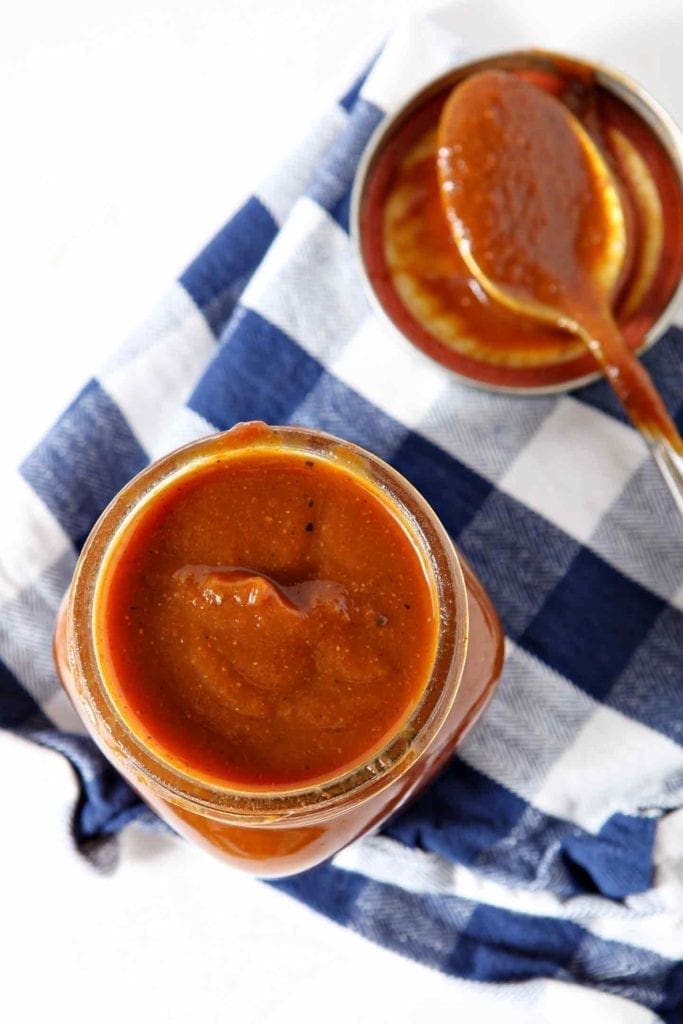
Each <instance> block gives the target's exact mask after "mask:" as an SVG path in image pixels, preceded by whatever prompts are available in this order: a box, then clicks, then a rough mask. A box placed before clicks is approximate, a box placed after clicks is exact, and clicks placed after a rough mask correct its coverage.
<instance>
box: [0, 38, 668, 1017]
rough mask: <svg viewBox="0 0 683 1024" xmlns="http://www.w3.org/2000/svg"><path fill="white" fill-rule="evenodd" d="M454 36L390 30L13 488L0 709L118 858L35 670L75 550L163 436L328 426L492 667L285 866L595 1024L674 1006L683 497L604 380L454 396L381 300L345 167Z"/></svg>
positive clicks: (393, 935)
mask: <svg viewBox="0 0 683 1024" xmlns="http://www.w3.org/2000/svg"><path fill="white" fill-rule="evenodd" d="M464 53H465V51H464V48H463V45H462V43H461V42H460V40H458V39H456V38H454V37H453V36H451V35H450V34H449V33H448V32H446V31H445V30H443V29H440V28H437V27H436V25H434V24H433V23H432V22H431V21H429V20H428V19H426V20H421V21H413V22H411V23H410V24H407V25H404V26H402V27H401V28H400V29H398V30H397V31H396V33H395V34H394V36H392V38H391V39H390V40H389V42H388V43H387V45H386V47H385V48H384V50H383V51H382V53H381V54H380V55H379V57H378V58H377V60H376V61H375V62H374V64H373V66H372V68H371V69H370V70H369V72H367V73H366V74H365V75H364V76H363V77H362V78H361V79H359V81H358V82H357V83H355V85H354V86H353V87H352V88H351V89H350V90H349V92H348V93H347V95H346V96H345V97H344V98H343V99H342V100H341V101H340V103H339V105H338V106H337V107H335V108H334V109H333V110H332V111H330V113H329V115H328V116H327V117H326V118H324V119H323V120H322V122H321V123H320V124H319V125H317V126H316V128H315V130H314V131H313V132H312V133H311V135H310V137H309V138H308V139H307V140H306V141H305V143H303V144H302V146H301V147H300V148H299V149H298V150H297V152H296V153H295V154H293V156H292V158H291V159H290V160H289V161H288V162H287V163H286V165H285V166H284V167H283V168H282V169H281V170H280V172H278V173H276V174H275V175H274V176H273V177H272V178H271V179H269V180H268V181H266V182H264V183H263V184H262V186H260V187H259V189H257V191H256V192H255V194H254V195H253V196H252V197H250V198H249V200H248V201H247V202H246V203H245V204H244V206H243V207H242V208H241V209H240V210H239V211H238V212H237V213H236V214H235V215H234V216H233V217H232V218H231V219H230V221H229V222H228V223H227V224H226V226H225V227H224V228H223V229H222V230H221V231H220V232H219V233H218V235H216V237H215V238H214V239H213V241H212V242H211V243H210V244H209V245H208V246H207V247H206V249H205V250H204V251H203V252H202V253H201V254H200V255H199V256H198V257H197V259H196V260H195V261H194V262H193V263H192V264H191V265H190V266H189V267H188V269H187V270H186V271H185V273H184V274H183V275H182V277H181V278H180V281H179V282H178V283H177V284H176V285H175V286H174V287H173V288H172V289H171V291H170V292H169V294H168V296H167V297H166V300H165V301H164V302H163V303H162V304H161V306H160V307H159V308H158V309H157V310H156V311H155V312H154V314H153V315H152V316H151V317H150V319H149V321H148V322H147V323H146V324H145V325H144V326H143V328H141V330H140V331H139V332H138V333H137V334H136V335H135V337H133V338H132V339H130V341H129V342H128V343H127V344H126V345H125V346H124V347H123V348H122V349H121V351H119V352H117V353H115V354H114V355H113V356H112V357H111V359H110V360H109V361H108V363H107V364H106V365H105V366H104V367H103V369H102V371H101V373H100V374H99V375H98V377H97V378H96V379H94V380H92V381H90V382H89V383H88V384H87V385H86V387H85V388H84V389H83V390H82V391H81V393H80V394H79V395H78V396H77V398H76V399H75V400H74V402H73V403H72V405H71V406H70V407H69V409H67V410H66V411H65V413H64V414H63V416H62V417H61V418H60V420H59V421H58V423H57V424H56V425H55V427H54V428H53V429H52V430H51V431H50V433H49V434H48V435H47V436H46V437H45V438H44V440H43V441H42V442H41V443H40V444H39V445H38V447H37V448H36V449H35V450H34V451H33V452H32V453H31V455H30V456H29V457H28V458H27V459H26V460H25V462H24V463H23V465H22V466H21V467H20V471H19V473H18V474H17V475H16V476H15V477H13V478H12V479H11V480H9V481H7V487H6V500H5V509H8V508H10V509H11V512H7V511H6V512H5V518H6V520H7V522H5V523H3V528H2V530H0V538H1V540H0V603H1V604H2V614H1V615H0V725H2V726H3V727H5V728H7V729H11V730H13V731H14V732H16V733H18V734H20V735H22V736H24V737H26V738H27V739H31V740H34V741H35V742H37V743H40V744H42V745H44V746H46V747H50V748H52V749H53V750H55V751H58V752H59V753H60V754H63V755H65V756H66V757H68V758H69V760H70V761H71V763H72V765H73V766H74V770H75V774H76V777H77V781H78V785H79V794H80V795H79V799H78V801H77V803H76V807H75V810H74V817H73V834H74V838H75V840H76V842H77V844H78V845H79V847H80V848H81V849H82V851H83V852H85V853H86V854H87V855H88V856H89V857H90V858H91V859H93V860H94V861H96V862H97V863H98V864H99V866H101V867H107V866H112V864H113V862H114V860H115V853H116V835H117V834H118V833H119V832H120V830H121V829H122V828H123V827H124V826H125V825H126V824H128V823H129V822H131V821H134V820H140V821H144V822H146V823H148V824H151V825H153V824H154V821H155V819H154V816H153V815H152V814H151V812H150V811H149V810H148V809H147V808H146V807H144V805H143V804H141V802H140V801H139V799H138V798H137V797H136V796H135V794H133V792H132V791H131V790H130V789H129V787H128V786H127V785H126V784H125V783H124V782H123V780H121V779H120V778H119V776H118V775H117V774H116V773H115V772H114V770H113V769H112V768H111V767H110V766H109V765H108V764H107V762H106V761H105V760H104V759H103V758H102V757H101V755H100V754H99V753H98V752H97V750H96V749H95V747H94V745H93V744H92V743H91V742H90V740H89V739H87V738H86V737H85V736H84V735H83V732H82V729H81V727H80V725H79V723H78V722H77V720H76V717H75V715H74V714H73V712H72V711H71V709H70V707H69V705H68V703H67V701H66V699H65V698H64V697H63V695H62V694H61V691H60V689H59V686H58V683H57V680H56V677H55V673H54V669H53V667H52V663H51V657H50V639H51V631H52V626H53V621H54V615H55V613H56V609H57V606H58V603H59V600H60V597H61V594H62V593H63V591H64V589H65V588H66V586H67V585H68V582H69V579H70V575H71V572H72V570H73V567H74V564H75V560H76V557H77V552H78V550H79V548H80V546H81V545H82V543H83V541H84V539H85V537H86V536H87V533H88V531H89V530H90V528H91V526H92V525H93V523H94V521H95V520H96V518H97V517H98V516H99V514H100V512H101V511H102V509H103V508H104V506H105V505H106V504H107V502H108V501H109V500H110V499H111V498H112V497H113V496H114V494H115V493H116V491H117V490H118V489H119V488H120V487H121V486H122V485H123V484H124V483H125V482H126V481H127V480H128V479H129V478H130V477H131V476H132V475H133V474H134V473H136V472H137V471H138V470H139V469H141V468H142V467H143V466H144V465H145V464H147V462H148V461H149V460H150V459H152V458H155V457H157V456H158V455H160V454H162V453H163V452H165V451H167V450H169V449H170V448H171V447H173V446H175V445H176V444H179V443H181V442H184V441H187V440H191V439H193V438H195V437H198V436H201V435H203V434H206V433H209V432H211V431H212V430H215V429H222V428H227V427H229V426H231V425H232V424H233V423H234V422H236V421H238V420H245V419H254V418H262V419H265V420H268V421H270V422H273V423H275V422H279V423H287V422H295V423H299V424H302V425H310V426H314V427H318V428H321V429H324V430H328V431H330V432H332V433H336V434H339V435H341V436H342V437H345V438H347V439H349V440H352V441H355V442H357V443H359V444H361V445H363V446H365V447H367V448H369V449H371V450H373V451H375V452H376V453H377V454H379V455H381V456H382V457H383V458H385V459H387V461H389V462H390V463H391V464H392V465H394V466H395V467H396V468H397V469H398V470H399V471H400V472H402V473H403V474H404V475H406V476H407V477H408V478H409V479H410V480H411V481H412V482H413V483H414V484H415V485H416V486H417V487H418V488H419V489H420V490H421V491H422V492H423V494H424V495H425V497H426V498H427V499H428V500H429V501H430V503H431V504H432V505H433V506H434V508H435V509H436V511H437V513H438V514H439V516H440V517H441V519H442V521H443V523H444V525H445V526H446V528H447V529H448V531H449V532H450V534H451V535H452V536H453V538H454V539H455V540H456V542H457V543H458V544H459V545H460V546H461V548H462V550H463V551H464V552H465V554H466V555H467V557H468V558H469V559H470V561H471V562H472V564H473V565H474V567H475V569H476V571H477V572H478V574H479V575H480V577H481V578H482V580H483V582H484V583H485V585H486V586H487V588H488V590H489V591H490V593H491V595H492V597H493V599H494V602H495V603H496V605H497V607H498V609H499V611H500V614H501V618H502V621H503V625H504V627H505V631H506V634H507V662H506V667H505V670H504V675H503V679H502V682H501V685H500V687H499V690H498V692H497V694H496V696H495V697H494V699H493V702H492V704H491V706H490V708H489V709H488V711H487V713H486V714H485V715H484V717H483V719H482V721H481V722H480V723H479V724H478V725H477V727H476V728H475V729H474V730H473V732H472V733H471V735H470V736H468V738H467V739H466V741H465V742H464V743H463V744H462V746H461V747H460V748H459V750H458V753H457V756H456V757H454V758H453V760H452V762H451V763H450V764H449V766H448V767H447V769H446V771H445V772H444V773H443V774H442V775H441V777H440V778H439V779H438V780H437V781H436V782H435V783H434V784H433V785H432V786H431V787H430V788H429V789H428V790H427V791H426V792H425V793H424V794H423V795H422V796H421V797H420V798H419V799H418V800H417V801H416V802H415V803H414V804H412V805H411V806H410V807H409V808H407V809H406V810H405V811H404V812H403V813H402V814H400V815H399V816H398V817H397V818H396V819H395V820H393V821H392V822H391V823H389V825H388V826H387V827H386V828H385V830H384V831H383V833H382V834H381V835H379V836H375V837H371V838H368V839H365V840H363V841H361V842H359V843H356V844H354V845H353V846H352V847H351V848H349V849H348V850H345V851H342V853H341V854H339V855H338V856H337V858H335V860H334V861H333V862H332V863H330V864H326V865H323V866H322V867H320V868H318V869H315V870H314V871H311V872H308V873H306V874H304V875H302V876H299V877H297V878H294V879H290V880H286V881H283V882H278V883H276V884H277V885H278V887H279V888H281V889H284V890H285V891H287V892H289V893H291V894H292V895H294V896H296V897H297V898H299V899H301V900H303V901H305V902H307V903H308V904H309V905H311V906H313V907H315V908H316V909H317V910H320V911H322V912H323V913H326V914H328V915H329V916H331V917H333V918H334V919H336V920H337V921H340V922H341V923H342V924H345V925H348V926H349V927H352V928H354V929H355V930H356V931H358V932H359V933H361V934H363V935H365V936H367V937H369V938H372V939H374V940H375V941H378V942H381V943H383V944H385V945H387V946H389V947H390V948H393V949H396V950H397V951H399V952H402V953H405V954H407V955H409V956H412V957H414V958H416V959H419V960H421V961H423V962H424V963H427V964H429V965H431V966H433V967H436V968H438V969H440V970H443V971H445V972H447V973H449V974H451V975H453V976H454V978H457V979H460V983H461V984H465V983H466V982H467V981H476V982H485V983H486V984H487V985H488V986H489V988H490V991H491V997H492V1000H496V1001H497V1005H498V1008H499V1009H500V1001H501V1000H503V1001H504V1000H505V999H506V998H515V999H517V1001H518V1002H519V1001H520V1000H525V1001H527V1002H528V1005H529V1007H530V1019H531V1008H532V1007H534V1008H536V1010H538V1011H539V1013H540V1012H541V1011H542V1012H547V1013H548V1019H557V1018H556V1017H555V1018H554V1017H553V1013H554V1011H553V1007H560V1006H565V1005H566V1001H567V999H568V998H569V999H571V998H576V999H577V1000H578V1001H577V1002H576V1005H577V1008H578V1007H579V1005H580V1006H581V1007H583V1006H584V1003H583V1001H582V999H583V996H582V995H581V996H580V995H579V994H576V993H578V992H579V990H578V989H576V986H584V987H586V988H587V989H589V990H590V992H588V991H587V992H586V993H585V995H586V1003H585V1006H586V1007H587V1006H588V1005H589V1004H590V1005H591V1006H593V1007H594V1008H598V1009H597V1010H596V1013H597V1015H596V1017H595V1018H594V1019H600V1020H604V1021H609V1020H611V1019H614V1020H633V1021H634V1022H635V1021H651V1020H654V1019H656V1017H655V1015H659V1018H660V1019H663V1020H665V1021H670V1022H674V1021H680V1020H682V1019H683V967H682V966H681V961H682V960H683V809H682V808H683V748H682V744H683V711H682V706H683V705H682V701H681V695H682V692H683V679H682V676H681V661H682V659H681V651H682V650H683V615H682V614H681V608H682V607H683V590H681V589H680V587H681V580H682V579H683V572H682V570H683V557H682V554H681V550H682V548H681V544H680V540H681V537H680V523H679V522H678V520H677V515H676V511H675V509H674V507H673V505H672V503H671V502H670V499H669V496H668V494H666V493H665V492H664V491H663V488H662V486H661V483H660V481H659V480H658V478H657V474H656V470H655V469H654V467H653V466H652V465H651V464H650V462H649V460H648V457H647V453H646V451H645V449H644V447H643V446H642V443H641V440H640V438H639V437H638V436H637V435H636V434H635V432H634V431H633V430H632V428H631V427H630V426H629V425H627V424H626V423H625V422H624V419H623V417H622V415H621V412H620V410H619V409H618V408H617V407H616V403H615V402H614V400H613V398H612V396H611V394H610V392H609V389H608V388H607V386H606V385H605V384H604V383H597V384H594V385H591V386H590V387H587V388H583V389H582V390H581V391H578V392H575V393H573V394H571V395H560V396H552V397H545V398H539V399H535V400H533V401H532V400H526V399H516V398H513V397H508V396H503V395H497V394H487V393H484V392H476V391H470V390H467V389H465V388H463V387H462V386H461V385H459V384H457V383H455V382H454V381H453V380H452V379H451V378H450V377H449V375H448V374H447V373H446V371H444V370H442V369H441V368H440V367H439V366H437V365H436V364H433V363H431V362H430V361H428V360H427V358H426V357H424V356H422V355H421V354H420V353H419V352H417V351H416V350H413V349H412V348H411V347H410V346H408V345H402V344H400V343H399V342H398V341H396V340H395V339H394V338H392V337H391V335H390V334H389V333H388V332H387V331H386V329H385V328H384V327H383V326H382V324H380V323H379V322H378V320H377V319H376V318H375V317H374V316H373V314H372V313H371V311H370V310H369V308H368V305H367V302H366V299H365V297H364V294H363V290H362V286H361V282H360V279H359V275H358V272H357V268H356V265H355V261H354V255H353V251H352V247H351V243H350V240H349V237H348V206H349V196H350V188H351V184H352V180H353V175H354V172H355V168H356V166H357V162H358V158H359V156H360V154H361V152H362V150H363V147H364V146H365V144H366V142H367V140H368V138H369V136H370V135H371V133H372V131H373V130H374V128H375V127H376V125H377V124H378V123H379V121H380V120H381V117H382V115H383V113H384V112H385V111H386V110H388V109H391V107H393V106H394V105H395V104H396V103H397V102H399V101H400V100H401V99H402V98H404V96H405V95H407V94H409V93H410V92H411V91H412V90H413V89H415V88H416V87H417V86H419V85H420V84H421V83H422V82H423V81H425V80H426V79H428V78H430V77H432V76H434V75H436V74H438V73H440V72H441V71H442V70H444V69H445V68H446V67H448V66H449V65H450V64H453V63H455V62H456V61H457V60H460V59H462V58H463V56H464ZM682 355H683V333H682V332H681V330H680V329H679V328H678V327H674V328H671V329H670V330H669V331H668V332H667V334H666V335H665V336H664V337H663V338H662V339H661V340H660V341H659V342H658V343H657V345H656V346H655V347H654V348H653V349H652V350H651V351H650V352H649V353H648V354H647V355H646V356H645V357H644V361H645V362H646V364H647V365H648V368H649V370H650V372H651V374H652V376H653V377H654V379H655V381H656V382H657V383H658V384H659V385H660V387H662V389H663V390H664V391H665V392H666V398H667V401H668V403H669V407H670V408H671V409H672V411H674V413H675V414H676V415H677V419H678V422H679V424H681V425H683V363H682V361H681V356H682ZM568 991H571V992H574V993H575V995H574V996H568V995H567V993H568ZM589 996H590V999H589ZM624 999H626V1000H632V1001H633V1003H632V1004H630V1005H629V1004H626V1003H623V1002H622V1000H624ZM627 1006H628V1010H626V1009H625V1007H627ZM622 1011H623V1016H619V1014H620V1013H621V1012H622ZM627 1013H628V1016H627V1015H626V1014H627ZM612 1015H613V1016H612Z"/></svg>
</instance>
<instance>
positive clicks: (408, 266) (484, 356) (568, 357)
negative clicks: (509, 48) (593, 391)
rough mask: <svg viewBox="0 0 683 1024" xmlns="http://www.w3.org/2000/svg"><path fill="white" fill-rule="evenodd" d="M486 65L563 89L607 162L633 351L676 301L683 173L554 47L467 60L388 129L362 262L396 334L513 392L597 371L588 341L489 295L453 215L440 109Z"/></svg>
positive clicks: (558, 92) (682, 252) (362, 212)
mask: <svg viewBox="0 0 683 1024" xmlns="http://www.w3.org/2000/svg"><path fill="white" fill-rule="evenodd" d="M485 66H496V67H503V68H504V69H505V70H507V71H510V72H512V73H513V74H515V75H517V76H520V77H522V78H524V79H525V80H526V81H528V82H530V83H531V84H533V85H535V86H537V87H538V88H541V89H544V90H546V91H548V92H550V93H551V94H552V95H554V96H556V97H557V98H558V99H559V100H560V101H561V102H562V103H564V104H565V105H566V106H567V108H568V109H569V110H571V112H572V113H573V114H574V115H575V116H576V117H577V118H578V120H579V121H580V122H581V124H582V125H583V127H584V128H585V129H586V131H587V132H588V133H589V134H590V136H591V138H592V140H593V141H594V143H595V144H596V145H597V146H598V148H599V149H600V151H601V153H602V154H603V155H604V157H605V159H606V160H607V162H608V164H609V167H610V169H611V171H612V173H613V175H614V177H615V180H616V181H617V184H618V187H619V191H620V198H621V200H622V203H623V207H624V215H625V219H626V224H627V234H628V252H627V259H626V261H625V265H624V272H623V274H622V277H621V279H620V280H619V282H618V287H617V289H616V291H615V293H614V297H613V312H614V315H615V317H616V320H617V322H618V324H619V326H620V328H621V330H622V332H623V334H624V337H625V339H626V341H627V344H628V345H629V346H630V347H631V348H633V349H638V348H640V347H641V346H642V345H643V344H644V342H645V341H646V339H647V337H648V333H649V332H650V331H651V330H652V328H653V327H654V325H655V324H656V323H657V321H658V320H659V318H660V316H661V315H662V313H663V311H664V310H665V309H666V307H667V305H668V304H669V303H670V302H671V300H672V298H673V296H674V294H675V292H676V289H677V286H678V284H679V281H680V278H681V273H682V271H683V195H682V191H681V182H680V177H679V173H678V170H677V168H676V166H675V165H674V163H673V161H672V160H671V158H670V157H669V155H668V153H667V151H666V149H665V147H664V145H663V143H662V141H661V140H660V138H659V137H658V135H657V134H656V133H655V131H654V130H653V129H652V128H651V127H650V126H649V125H648V124H647V123H646V121H645V120H644V118H643V117H641V116H640V114H639V113H637V112H636V111H635V110H634V109H633V108H632V107H631V106H629V104H627V103H626V102H625V101H624V100H623V99H621V98H620V97H619V96H617V95H616V94H615V93H614V92H613V91H612V90H611V89H610V88H608V86H607V85H606V84H604V83H603V80H602V77H600V76H598V75H597V74H596V73H594V72H593V71H592V70H591V69H590V68H588V67H587V66H585V65H583V64H580V63H578V62H570V61H566V60H564V59H561V58H554V57H551V56H550V55H540V54H536V55H532V54H528V55H523V54H520V55H511V56H510V57H508V58H498V59H493V60H492V61H488V62H480V63H479V64H476V65H472V66H471V67H470V68H469V69H467V68H465V69H460V71H458V72H455V73H453V74H451V75H449V76H447V77H446V79H443V80H440V82H439V83H435V84H434V85H433V86H432V87H428V88H427V89H426V90H425V91H424V92H423V93H421V94H420V95H419V96H418V97H417V98H416V99H415V100H414V101H413V102H412V103H411V104H409V106H408V107H407V108H406V109H405V110H404V112H403V113H401V114H399V115H398V116H397V117H396V118H395V119H394V120H393V121H391V122H390V123H389V125H388V127H386V128H384V129H383V130H381V135H380V138H379V141H378V142H375V143H374V144H372V143H371V149H372V153H371V155H370V156H369V158H368V161H367V163H366V166H365V169H364V170H362V171H361V174H360V179H359V182H358V186H357V197H356V204H357V205H356V208H357V224H356V230H357V234H358V241H359V246H360V252H361V258H362V262H363V265H364V269H365V272H366V274H367V277H368V279H369V283H370V286H371V288H372V291H373V292H374V296H375V298H376V299H377V301H378V302H379V304H380V306H381V307H382V309H383V310H384V312H385V313H386V314H387V316H388V317H389V318H390V320H391V321H392V322H393V324H394V325H395V326H396V327H397V328H398V329H399V331H401V333H402V334H403V335H404V336H405V337H407V338H408V339H409V340H410V341H412V342H413V343H414V344H416V345H417V346H418V347H420V348H421V349H423V351H425V352H427V353H428V354H429V355H431V356H432V357H434V358H436V359H437V360H439V361H440V362H441V363H443V364H445V365H446V366H448V367H449V368H450V369H452V370H454V371H455V372H457V373H458V374H460V375H462V376H463V377H465V378H468V379H469V380H471V381H472V382H475V383H480V384H484V385H490V386H494V387H500V388H505V389H523V390H540V391H543V390H547V389H553V388H555V387H562V386H572V385H574V384H575V383H577V382H579V381H583V380H584V379H585V378H586V376H587V375H590V374H591V373H592V372H594V370H595V364H594V362H593V359H592V357H591V356H590V355H589V354H588V353H587V352H586V351H585V348H584V345H583V343H582V342H581V341H580V340H578V339H577V338H575V337H574V336H572V335H571V334H569V333H567V332H564V331H562V330H558V329H553V328H549V327H546V326H543V325H539V324H538V323H537V322H534V321H533V320H531V319H527V318H525V317H524V316H522V315H519V314H518V313H516V312H513V311H510V310H507V309H505V308H503V307H502V306H500V305H498V304H497V303H495V302H492V301H491V300H490V299H489V298H488V297H487V296H486V294H485V293H484V291H483V290H482V288H481V287H480V286H479V284H478V283H477V282H476V281H474V280H473V279H472V277H471V275H470V274H469V272H468V270H467V267H466V266H465V264H464V262H463V261H462V259H461V257H460V255H459V253H458V250H457V247H456V245H455V244H454V242H453V239H452V236H451V233H450V229H449V225H448V223H447V220H446V218H445V216H444V212H443V206H442V202H441V197H440V194H439V181H438V175H437V149H438V146H437V131H438V124H439V118H440V115H441V112H442V109H443V107H444V104H445V102H446V100H447V99H448V97H449V95H450V93H451V90H452V88H453V86H454V85H455V84H457V83H458V82H460V81H462V80H464V78H466V77H467V76H468V74H469V73H473V72H474V71H477V70H481V69H482V67H485Z"/></svg>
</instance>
